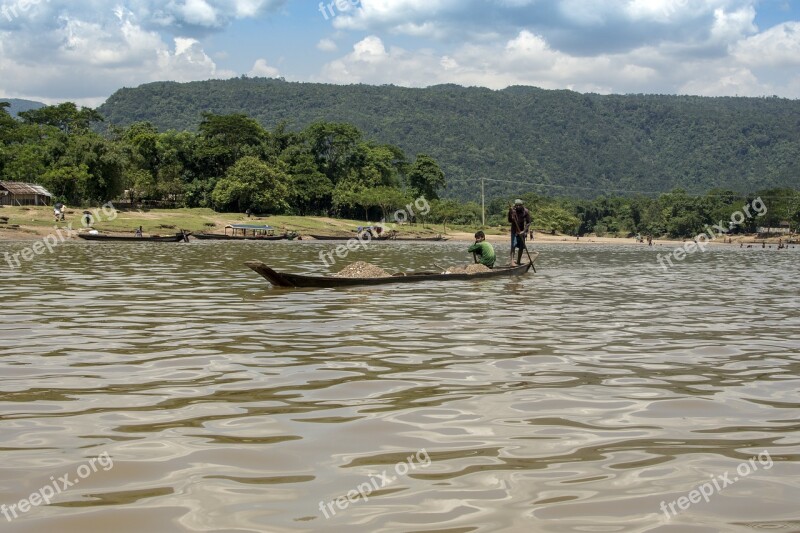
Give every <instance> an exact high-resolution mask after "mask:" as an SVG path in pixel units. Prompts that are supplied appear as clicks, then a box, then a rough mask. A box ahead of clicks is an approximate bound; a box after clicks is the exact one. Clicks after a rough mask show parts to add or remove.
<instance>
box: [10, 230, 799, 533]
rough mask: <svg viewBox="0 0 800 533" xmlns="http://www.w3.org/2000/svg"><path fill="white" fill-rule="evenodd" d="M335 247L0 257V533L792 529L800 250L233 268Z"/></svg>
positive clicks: (363, 254)
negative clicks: (459, 270)
mask: <svg viewBox="0 0 800 533" xmlns="http://www.w3.org/2000/svg"><path fill="white" fill-rule="evenodd" d="M335 245H336V243H319V242H317V243H312V242H277V243H224V242H222V243H220V242H217V243H214V242H194V243H190V244H124V243H123V244H105V243H68V244H64V245H63V246H61V247H60V248H59V249H58V251H57V253H55V254H52V255H47V254H44V255H40V256H37V257H36V258H35V259H34V260H33V261H30V262H28V263H24V264H23V265H22V268H20V269H17V270H11V269H9V268H8V266H7V265H6V263H5V261H2V262H0V317H2V318H0V321H1V322H0V457H2V461H1V462H0V504H4V505H6V508H5V511H4V512H5V513H7V515H8V516H9V517H10V520H9V519H8V518H7V517H5V516H2V515H0V530H2V531H15V532H41V531H59V532H81V533H86V532H94V531H114V532H143V531H144V532H148V531H152V532H159V533H160V532H171V531H176V532H178V531H230V532H233V531H236V532H256V531H259V532H260V531H269V532H284V531H287V532H288V531H293V532H297V531H331V532H338V531H341V532H353V531H358V532H361V531H364V532H384V531H386V532H388V531H406V532H411V531H414V532H421V531H439V532H451V533H455V532H472V531H475V532H489V531H520V532H523V531H524V532H529V531H534V532H535V531H542V532H550V531H553V532H556V531H557V532H562V531H575V532H597V531H603V532H609V531H611V532H617V531H632V532H633V531H636V532H639V531H664V532H667V531H681V532H683V531H689V532H706V531H708V532H715V531H753V530H779V531H800V505H798V502H800V397H798V391H799V390H800V286H798V281H797V278H798V272H799V271H800V268H799V267H798V259H800V249H794V250H782V251H777V250H775V249H774V248H773V249H771V250H770V249H767V250H761V249H746V248H745V249H739V248H734V247H730V248H728V247H719V248H715V249H713V250H709V251H706V252H705V253H696V254H694V255H691V256H689V257H688V258H687V259H686V260H684V261H683V262H677V263H676V264H675V266H674V267H673V268H671V269H669V270H668V271H665V270H664V269H662V268H661V267H660V266H659V265H658V262H657V259H656V254H658V253H661V254H663V253H666V252H668V251H669V250H668V249H667V248H666V247H655V248H653V249H649V248H647V247H646V246H643V247H635V246H604V245H571V244H562V245H558V244H554V245H540V246H536V248H537V249H538V250H539V251H540V252H541V256H540V259H539V262H538V264H537V269H538V274H536V275H533V274H532V273H531V274H530V275H528V276H526V277H524V278H520V279H497V280H485V281H479V282H475V281H473V282H456V283H452V284H447V285H444V284H433V283H424V284H415V285H396V286H383V287H373V288H351V289H345V290H327V289H324V290H294V291H286V290H276V289H273V288H271V287H270V286H269V284H268V283H267V282H266V281H265V280H263V279H262V278H260V277H259V276H257V275H256V274H255V273H254V272H252V271H250V270H249V269H247V268H246V267H244V266H243V263H244V262H245V261H246V260H250V259H260V260H263V261H264V262H266V263H268V264H270V265H275V266H276V267H277V268H278V269H284V270H289V271H292V272H306V273H319V272H325V271H326V269H325V267H324V265H322V264H321V262H320V260H319V253H320V252H322V251H328V250H330V249H332V247H335ZM24 246H26V244H25V243H0V259H2V257H3V254H4V252H12V253H13V252H18V251H20V250H22V248H23V247H24ZM464 248H465V245H464V244H463V243H428V244H422V243H410V244H401V243H374V244H372V245H370V247H369V249H367V250H366V251H358V252H354V253H352V254H351V255H350V257H348V258H347V259H346V260H344V261H342V262H341V263H340V264H339V265H336V266H335V267H333V269H334V270H338V269H339V268H341V267H343V266H345V265H346V264H347V263H349V262H350V261H353V260H367V261H370V262H373V263H376V264H378V265H380V266H383V267H384V268H387V269H392V270H394V269H402V267H406V268H408V269H417V268H425V267H431V266H432V264H433V263H437V264H439V265H443V264H453V263H457V262H462V263H463V262H465V261H466V260H467V254H466V253H465V252H464ZM499 257H500V258H501V259H505V255H504V254H502V253H501V254H499ZM751 459H752V460H751ZM67 482H68V483H67ZM54 487H55V488H54ZM51 489H52V490H51ZM695 490H697V491H698V492H697V493H693V491H695ZM701 491H702V494H701ZM49 492H54V493H55V494H54V495H53V496H52V497H50V494H49ZM34 493H35V494H38V497H37V496H36V495H35V494H34ZM32 494H34V496H33V497H32V496H31V495H32ZM43 495H44V496H48V498H47V500H49V501H50V505H44V503H45V502H43V501H41V498H42V496H43ZM701 496H702V498H701ZM21 500H27V502H26V501H23V502H22V503H21V502H20V501H21ZM26 503H27V504H26ZM670 504H671V506H670ZM11 505H13V506H15V507H14V508H13V510H9V507H8V506H11ZM15 514H16V517H15V516H14V515H15Z"/></svg>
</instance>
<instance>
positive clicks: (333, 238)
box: [309, 233, 356, 241]
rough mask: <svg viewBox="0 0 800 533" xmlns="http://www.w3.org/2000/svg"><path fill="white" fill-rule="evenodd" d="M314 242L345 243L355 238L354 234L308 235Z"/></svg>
mask: <svg viewBox="0 0 800 533" xmlns="http://www.w3.org/2000/svg"><path fill="white" fill-rule="evenodd" d="M309 237H311V238H312V239H314V240H315V241H347V240H350V239H352V238H355V237H356V235H355V233H354V234H352V235H309Z"/></svg>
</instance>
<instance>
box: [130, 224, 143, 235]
mask: <svg viewBox="0 0 800 533" xmlns="http://www.w3.org/2000/svg"><path fill="white" fill-rule="evenodd" d="M133 236H134V237H144V234H143V233H142V227H141V226H139V227H138V228H137V229H136V233H134V234H133Z"/></svg>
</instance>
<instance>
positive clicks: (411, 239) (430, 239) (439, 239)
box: [378, 235, 447, 242]
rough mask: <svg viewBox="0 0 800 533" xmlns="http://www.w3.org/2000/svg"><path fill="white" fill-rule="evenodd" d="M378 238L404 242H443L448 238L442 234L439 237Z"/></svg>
mask: <svg viewBox="0 0 800 533" xmlns="http://www.w3.org/2000/svg"><path fill="white" fill-rule="evenodd" d="M378 240H384V241H402V242H443V241H446V240H447V237H442V236H441V235H439V236H438V237H388V238H385V239H378Z"/></svg>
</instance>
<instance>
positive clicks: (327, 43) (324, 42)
mask: <svg viewBox="0 0 800 533" xmlns="http://www.w3.org/2000/svg"><path fill="white" fill-rule="evenodd" d="M317 49H318V50H322V51H323V52H335V51H337V50H338V49H339V46H338V45H337V44H336V41H334V40H333V39H321V40H320V41H319V42H318V43H317Z"/></svg>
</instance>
